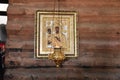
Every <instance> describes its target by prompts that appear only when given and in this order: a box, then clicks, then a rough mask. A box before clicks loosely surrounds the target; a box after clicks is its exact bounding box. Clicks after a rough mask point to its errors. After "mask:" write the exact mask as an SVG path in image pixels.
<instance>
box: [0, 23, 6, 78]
mask: <svg viewBox="0 0 120 80" xmlns="http://www.w3.org/2000/svg"><path fill="white" fill-rule="evenodd" d="M5 26H6V25H5V24H0V80H3V76H4V72H5V64H4V61H5V43H6V39H7V33H6V28H5Z"/></svg>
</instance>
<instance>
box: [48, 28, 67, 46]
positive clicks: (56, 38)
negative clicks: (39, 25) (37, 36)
mask: <svg viewBox="0 0 120 80" xmlns="http://www.w3.org/2000/svg"><path fill="white" fill-rule="evenodd" d="M47 47H48V48H52V47H54V48H60V47H61V48H66V36H65V35H64V34H63V33H62V32H60V27H59V26H55V27H54V31H53V32H52V30H51V29H50V28H48V29H47Z"/></svg>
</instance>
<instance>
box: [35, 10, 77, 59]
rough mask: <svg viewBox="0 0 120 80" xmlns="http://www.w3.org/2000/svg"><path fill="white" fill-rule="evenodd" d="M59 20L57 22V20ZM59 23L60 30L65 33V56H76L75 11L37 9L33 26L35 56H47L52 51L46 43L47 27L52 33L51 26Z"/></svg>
mask: <svg viewBox="0 0 120 80" xmlns="http://www.w3.org/2000/svg"><path fill="white" fill-rule="evenodd" d="M58 21H59V22H58ZM57 24H59V25H61V27H62V28H61V29H60V30H61V31H63V33H64V34H65V35H66V36H65V38H66V40H67V41H66V48H65V49H64V53H65V56H66V57H77V41H76V12H74V11H59V12H58V11H37V12H36V26H35V36H34V39H35V42H34V52H35V58H47V57H48V54H49V53H53V50H52V47H50V48H49V46H48V44H47V42H48V41H47V40H48V37H46V35H47V29H48V28H52V29H51V30H52V31H53V33H54V29H53V27H52V26H54V27H55V26H58V25H57Z"/></svg>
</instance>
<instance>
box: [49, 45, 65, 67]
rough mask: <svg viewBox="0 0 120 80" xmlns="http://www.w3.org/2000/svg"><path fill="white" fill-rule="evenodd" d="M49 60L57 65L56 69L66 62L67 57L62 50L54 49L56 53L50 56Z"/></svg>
mask: <svg viewBox="0 0 120 80" xmlns="http://www.w3.org/2000/svg"><path fill="white" fill-rule="evenodd" d="M48 58H49V59H50V60H53V61H54V62H55V64H56V67H60V66H61V65H62V62H63V61H64V60H65V55H64V53H63V51H62V48H60V47H59V48H54V52H53V53H51V54H49V56H48Z"/></svg>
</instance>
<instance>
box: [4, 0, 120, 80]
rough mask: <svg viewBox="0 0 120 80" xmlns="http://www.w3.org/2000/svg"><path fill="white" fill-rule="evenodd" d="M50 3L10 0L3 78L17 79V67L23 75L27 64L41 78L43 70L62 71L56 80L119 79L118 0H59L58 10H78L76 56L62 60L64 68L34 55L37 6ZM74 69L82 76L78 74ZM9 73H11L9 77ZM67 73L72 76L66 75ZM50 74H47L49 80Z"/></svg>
mask: <svg viewBox="0 0 120 80" xmlns="http://www.w3.org/2000/svg"><path fill="white" fill-rule="evenodd" d="M53 4H54V0H9V7H8V12H7V13H8V23H7V33H8V41H7V45H6V46H7V52H6V67H7V71H6V74H5V79H6V80H16V79H15V77H16V76H17V75H16V76H15V72H16V71H17V70H18V71H19V72H20V71H21V75H22V71H26V74H27V73H29V70H28V68H30V70H31V71H32V72H35V73H36V74H38V73H39V77H42V78H45V76H41V75H42V71H44V72H45V73H46V74H48V73H49V74H50V73H51V72H56V73H61V74H59V75H57V77H56V78H55V79H56V80H61V79H62V80H63V79H65V80H73V79H74V80H101V79H102V80H119V78H120V76H119V75H120V69H119V67H120V0H99V1H98V0H60V9H61V10H67V11H77V13H78V14H77V46H78V57H77V58H75V59H69V60H67V61H66V62H65V63H64V64H63V69H60V70H61V71H63V72H60V71H59V69H56V68H55V67H52V66H54V65H55V64H54V63H53V62H52V61H49V60H47V59H39V60H38V59H34V27H35V13H36V10H53V9H54V8H53V7H54V5H53ZM51 67H52V68H51ZM11 68H13V69H11ZM21 68H26V69H21ZM39 68H40V71H39ZM33 69H36V70H35V71H34V70H33ZM37 69H38V71H39V72H37ZM49 69H51V71H50V70H49ZM69 71H72V72H73V74H70V73H69ZM77 71H78V72H77ZM16 73H17V72H16ZM76 73H78V74H80V75H82V76H81V77H79V76H78V74H76ZM90 73H92V74H90ZM10 74H12V76H14V77H13V78H9V76H10ZM62 74H64V76H63V75H62ZM31 75H32V78H34V79H35V76H36V75H33V74H32V73H31V74H30V75H29V78H27V79H28V80H33V79H31ZM44 75H45V74H44ZM51 75H52V76H55V75H56V74H51ZM67 75H71V76H72V75H73V76H72V77H66V76H67ZM105 75H106V76H105ZM17 77H18V76H17ZM24 77H25V76H24ZM19 78H20V79H22V80H23V77H22V78H21V77H20V76H19ZM53 78H54V77H53ZM53 78H51V77H49V76H48V79H49V80H52V79H53ZM20 79H18V80H20ZM27 79H26V80H27ZM39 79H40V78H38V79H35V80H39ZM43 80H44V79H43ZM45 80H47V78H46V79H45Z"/></svg>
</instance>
